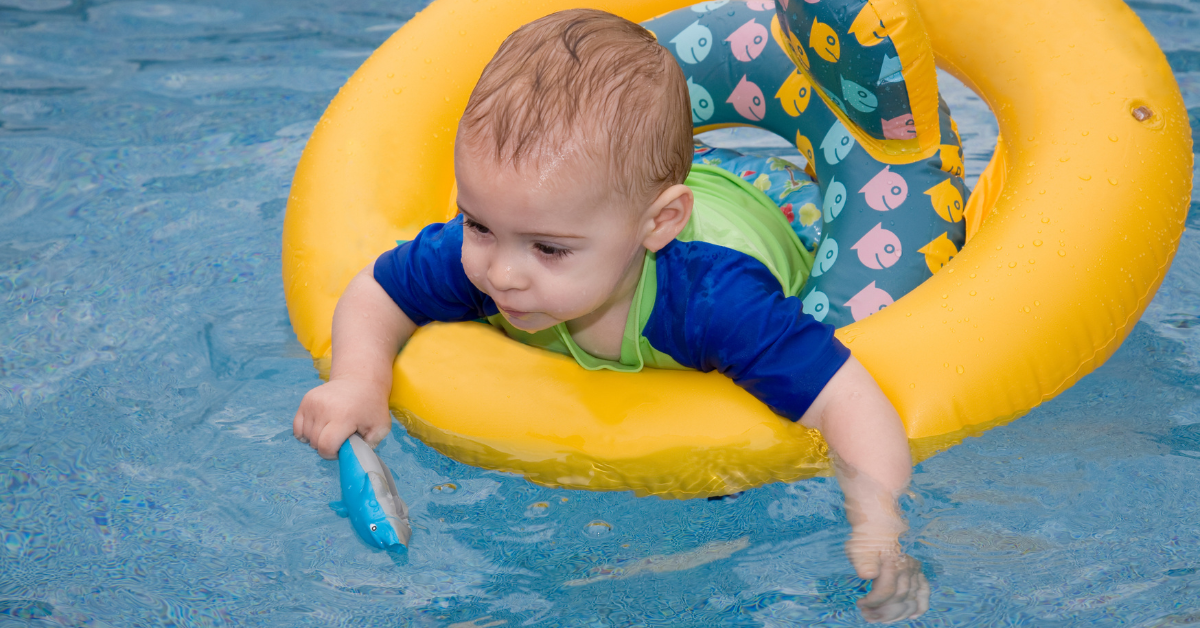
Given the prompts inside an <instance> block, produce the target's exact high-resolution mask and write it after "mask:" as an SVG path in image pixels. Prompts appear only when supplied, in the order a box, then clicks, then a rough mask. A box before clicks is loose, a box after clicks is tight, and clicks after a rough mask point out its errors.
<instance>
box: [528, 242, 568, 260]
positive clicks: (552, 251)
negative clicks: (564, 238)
mask: <svg viewBox="0 0 1200 628" xmlns="http://www.w3.org/2000/svg"><path fill="white" fill-rule="evenodd" d="M533 248H535V249H537V251H538V253H541V254H542V255H545V256H546V257H549V258H552V259H561V258H564V257H566V256H567V255H569V254H570V253H571V250H570V249H563V248H559V247H557V246H551V245H549V244H543V243H541V242H538V243H535V244H534V245H533Z"/></svg>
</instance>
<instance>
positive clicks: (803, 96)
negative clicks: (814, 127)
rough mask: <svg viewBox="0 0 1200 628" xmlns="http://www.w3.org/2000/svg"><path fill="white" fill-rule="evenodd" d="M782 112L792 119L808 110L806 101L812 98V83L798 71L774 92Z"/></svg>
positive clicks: (790, 75) (789, 76)
mask: <svg viewBox="0 0 1200 628" xmlns="http://www.w3.org/2000/svg"><path fill="white" fill-rule="evenodd" d="M775 97H776V98H778V99H779V104H781V105H783V110H784V111H786V112H787V114H788V115H789V116H792V117H793V118H795V117H797V116H799V115H800V114H802V113H804V110H805V109H808V100H809V99H810V98H812V82H811V81H809V80H808V77H807V76H805V75H804V74H803V73H802V72H800V70H796V71H795V72H792V73H791V74H789V75H788V77H787V80H786V81H784V82H783V85H781V86H780V87H779V91H777V92H775Z"/></svg>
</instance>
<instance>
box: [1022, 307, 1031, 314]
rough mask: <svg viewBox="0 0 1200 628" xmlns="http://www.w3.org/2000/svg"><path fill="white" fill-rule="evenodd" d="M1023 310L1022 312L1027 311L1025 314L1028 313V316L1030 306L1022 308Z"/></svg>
mask: <svg viewBox="0 0 1200 628" xmlns="http://www.w3.org/2000/svg"><path fill="white" fill-rule="evenodd" d="M1021 309H1022V310H1025V313H1026V314H1028V313H1029V306H1028V305H1026V306H1025V307H1023V308H1021Z"/></svg>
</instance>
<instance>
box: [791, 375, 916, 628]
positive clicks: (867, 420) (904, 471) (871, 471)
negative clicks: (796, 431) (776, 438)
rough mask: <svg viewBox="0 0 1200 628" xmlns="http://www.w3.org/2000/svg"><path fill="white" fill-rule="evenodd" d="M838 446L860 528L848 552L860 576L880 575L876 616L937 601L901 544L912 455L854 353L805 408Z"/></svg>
mask: <svg viewBox="0 0 1200 628" xmlns="http://www.w3.org/2000/svg"><path fill="white" fill-rule="evenodd" d="M800 422H801V424H803V425H805V426H807V427H811V428H814V429H817V430H820V432H821V434H822V435H823V436H824V437H825V441H826V442H827V443H829V447H830V449H831V450H832V451H833V458H834V469H835V472H836V473H837V478H838V483H839V484H840V485H841V487H842V491H843V492H844V493H845V496H846V516H847V518H848V519H849V520H850V526H851V528H852V530H851V534H850V540H849V541H848V542H847V543H846V553H847V555H849V557H850V562H851V563H852V564H853V565H854V569H855V571H857V572H858V575H859V577H860V578H863V579H867V580H874V582H873V583H872V587H871V592H870V594H868V595H867V596H866V597H864V598H863V599H862V600H860V601H859V604H858V605H859V609H860V610H861V611H862V613H863V617H864V618H866V619H867V620H868V621H883V622H890V621H896V620H901V619H907V618H910V617H916V616H917V615H920V614H922V613H924V612H925V611H926V610H928V609H929V583H928V582H927V581H926V580H925V576H924V575H923V574H922V573H921V565H920V563H918V562H917V561H916V560H915V559H913V558H912V557H910V556H906V555H905V554H904V553H903V552H902V551H901V549H900V544H899V538H900V535H901V534H902V533H903V532H904V531H905V529H906V525H905V523H904V518H903V516H902V515H901V514H900V507H899V504H898V503H897V499H898V497H899V496H900V493H901V492H902V491H904V489H905V488H906V487H907V486H908V481H909V477H910V476H911V475H912V458H911V455H910V453H909V448H908V436H907V435H906V434H905V432H904V425H903V423H901V421H900V416H899V415H898V414H897V413H896V409H895V408H893V407H892V404H891V402H890V401H888V398H887V397H886V396H884V394H883V391H882V390H880V389H879V385H878V384H876V383H875V380H874V378H872V377H871V374H870V373H868V372H867V370H866V369H865V368H863V366H862V364H860V363H859V362H858V360H856V359H854V357H853V356H852V357H851V358H850V359H849V360H848V361H847V362H846V363H845V365H843V366H842V368H841V369H840V370H839V371H838V372H837V374H835V375H834V376H833V378H832V379H831V380H829V383H828V384H826V386H825V388H824V389H823V390H822V391H821V393H820V394H819V395H818V396H817V398H816V400H815V401H814V402H813V404H812V406H811V407H809V409H808V411H807V412H805V413H804V416H803V418H802V419H801V421H800Z"/></svg>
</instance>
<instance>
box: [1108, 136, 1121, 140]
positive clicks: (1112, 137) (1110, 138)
mask: <svg viewBox="0 0 1200 628" xmlns="http://www.w3.org/2000/svg"><path fill="white" fill-rule="evenodd" d="M1120 139H1121V138H1119V137H1117V136H1116V135H1115V134H1114V135H1110V136H1108V141H1110V142H1116V141H1117V140H1120Z"/></svg>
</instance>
